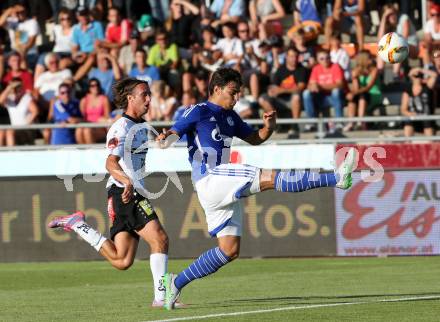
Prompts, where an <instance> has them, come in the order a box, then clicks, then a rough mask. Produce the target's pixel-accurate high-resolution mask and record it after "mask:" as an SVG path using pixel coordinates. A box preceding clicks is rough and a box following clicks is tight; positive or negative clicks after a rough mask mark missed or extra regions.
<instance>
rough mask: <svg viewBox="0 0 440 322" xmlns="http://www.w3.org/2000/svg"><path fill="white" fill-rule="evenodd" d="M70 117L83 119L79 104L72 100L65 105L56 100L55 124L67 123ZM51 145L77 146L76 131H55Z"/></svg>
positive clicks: (53, 131)
mask: <svg viewBox="0 0 440 322" xmlns="http://www.w3.org/2000/svg"><path fill="white" fill-rule="evenodd" d="M69 117H81V111H80V109H79V102H78V101H77V100H70V101H69V102H68V103H67V104H64V103H63V102H61V101H60V100H56V101H55V103H54V104H53V121H54V123H62V122H67V120H68V119H69ZM50 143H51V144H75V143H76V141H75V129H53V130H52V136H51V141H50Z"/></svg>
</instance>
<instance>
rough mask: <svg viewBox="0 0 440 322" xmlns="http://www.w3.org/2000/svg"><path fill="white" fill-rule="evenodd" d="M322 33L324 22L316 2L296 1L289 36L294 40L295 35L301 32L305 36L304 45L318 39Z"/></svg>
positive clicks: (310, 0) (311, 0)
mask: <svg viewBox="0 0 440 322" xmlns="http://www.w3.org/2000/svg"><path fill="white" fill-rule="evenodd" d="M321 31H322V21H321V18H320V17H319V13H318V10H317V9H316V4H315V0H296V1H295V2H294V9H293V26H292V28H290V29H289V31H288V32H287V35H288V36H289V37H290V38H292V37H293V35H294V34H296V33H298V32H301V34H302V35H304V43H307V42H309V41H312V40H315V39H317V38H318V36H319V34H320V33H321Z"/></svg>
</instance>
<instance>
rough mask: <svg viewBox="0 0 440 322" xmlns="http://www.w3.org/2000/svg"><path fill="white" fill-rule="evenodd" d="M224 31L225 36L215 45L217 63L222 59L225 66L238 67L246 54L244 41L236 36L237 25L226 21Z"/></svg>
mask: <svg viewBox="0 0 440 322" xmlns="http://www.w3.org/2000/svg"><path fill="white" fill-rule="evenodd" d="M222 33H223V37H224V38H221V39H219V41H217V43H216V44H215V45H214V47H213V50H214V51H216V53H214V59H216V58H217V63H219V62H221V61H222V62H223V66H225V67H236V65H237V64H238V63H239V62H240V60H241V57H242V56H243V55H244V51H243V42H242V41H241V40H240V38H238V37H237V36H236V25H235V24H233V23H225V24H224V25H223V26H222ZM220 59H221V60H220ZM218 65H219V64H218ZM218 67H220V66H218Z"/></svg>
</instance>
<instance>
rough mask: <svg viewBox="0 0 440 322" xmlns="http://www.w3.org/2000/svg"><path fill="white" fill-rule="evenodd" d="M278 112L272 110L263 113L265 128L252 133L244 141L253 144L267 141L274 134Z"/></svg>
mask: <svg viewBox="0 0 440 322" xmlns="http://www.w3.org/2000/svg"><path fill="white" fill-rule="evenodd" d="M276 118H277V112H276V111H271V112H266V113H264V114H263V122H264V126H263V128H261V129H259V130H258V131H254V132H253V133H252V134H251V135H249V136H248V137H246V138H245V139H244V141H246V142H247V143H249V144H252V145H259V144H261V143H263V142H264V141H266V140H267V139H268V138H270V136H271V135H272V133H273V131H274V129H275V126H276Z"/></svg>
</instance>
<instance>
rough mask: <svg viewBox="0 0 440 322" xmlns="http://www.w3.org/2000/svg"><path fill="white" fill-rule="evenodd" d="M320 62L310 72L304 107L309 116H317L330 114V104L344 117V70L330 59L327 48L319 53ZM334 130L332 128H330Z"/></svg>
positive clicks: (336, 113)
mask: <svg viewBox="0 0 440 322" xmlns="http://www.w3.org/2000/svg"><path fill="white" fill-rule="evenodd" d="M317 61H318V64H317V65H315V66H314V67H313V69H312V73H311V74H310V79H309V83H308V86H307V89H306V90H305V91H304V92H303V100H304V109H305V111H306V114H307V116H308V117H317V116H318V115H319V113H323V114H324V116H328V115H329V113H328V110H327V108H329V107H330V106H332V107H333V108H334V109H335V116H336V117H342V116H343V115H342V108H343V88H344V85H345V84H344V71H343V70H342V68H341V67H340V66H339V65H338V64H335V63H332V62H331V60H330V55H329V53H328V51H326V50H319V51H318V53H317ZM330 130H332V128H330Z"/></svg>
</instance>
